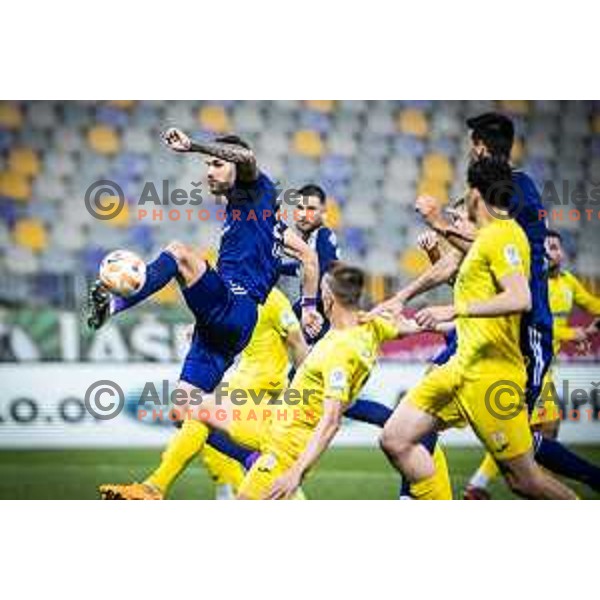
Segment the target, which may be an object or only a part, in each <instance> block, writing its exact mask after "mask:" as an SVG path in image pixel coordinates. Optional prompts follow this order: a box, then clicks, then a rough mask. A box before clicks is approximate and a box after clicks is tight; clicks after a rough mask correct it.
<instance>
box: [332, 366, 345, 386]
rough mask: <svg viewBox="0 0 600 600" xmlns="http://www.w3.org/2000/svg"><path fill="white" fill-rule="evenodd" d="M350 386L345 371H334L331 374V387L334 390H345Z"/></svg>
mask: <svg viewBox="0 0 600 600" xmlns="http://www.w3.org/2000/svg"><path fill="white" fill-rule="evenodd" d="M347 384H348V377H347V376H346V371H344V369H334V370H333V371H331V373H330V374H329V387H330V388H331V389H333V390H345V389H346V386H347Z"/></svg>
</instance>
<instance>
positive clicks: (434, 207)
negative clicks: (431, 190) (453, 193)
mask: <svg viewBox="0 0 600 600" xmlns="http://www.w3.org/2000/svg"><path fill="white" fill-rule="evenodd" d="M415 209H416V211H417V212H418V213H419V214H420V215H421V216H422V217H423V219H424V220H425V222H426V223H429V224H430V225H432V226H434V225H437V224H439V222H440V219H441V216H442V203H441V202H440V201H439V200H438V199H437V198H433V197H432V196H419V197H418V198H417V200H416V202H415Z"/></svg>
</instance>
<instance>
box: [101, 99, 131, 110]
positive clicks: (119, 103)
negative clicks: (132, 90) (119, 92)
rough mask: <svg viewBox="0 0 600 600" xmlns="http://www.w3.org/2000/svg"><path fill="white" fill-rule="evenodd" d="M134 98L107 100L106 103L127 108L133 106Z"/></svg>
mask: <svg viewBox="0 0 600 600" xmlns="http://www.w3.org/2000/svg"><path fill="white" fill-rule="evenodd" d="M135 103H136V100H108V102H107V104H110V105H111V106H116V107H117V108H122V109H124V110H128V109H130V108H132V107H133V106H135Z"/></svg>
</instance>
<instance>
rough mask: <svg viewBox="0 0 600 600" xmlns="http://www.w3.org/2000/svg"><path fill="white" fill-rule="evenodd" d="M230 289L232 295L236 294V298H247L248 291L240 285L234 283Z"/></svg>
mask: <svg viewBox="0 0 600 600" xmlns="http://www.w3.org/2000/svg"><path fill="white" fill-rule="evenodd" d="M229 289H230V290H231V291H232V293H234V294H235V295H236V296H245V295H246V294H247V293H248V290H246V288H244V287H242V286H241V285H239V284H238V283H232V284H231V285H230V287H229Z"/></svg>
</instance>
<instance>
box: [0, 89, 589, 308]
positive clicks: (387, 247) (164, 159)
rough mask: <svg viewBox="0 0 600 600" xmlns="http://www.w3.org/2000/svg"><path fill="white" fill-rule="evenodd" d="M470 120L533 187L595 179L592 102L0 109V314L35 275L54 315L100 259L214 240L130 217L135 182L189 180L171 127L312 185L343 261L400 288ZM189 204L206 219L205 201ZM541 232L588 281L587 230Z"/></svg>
mask: <svg viewBox="0 0 600 600" xmlns="http://www.w3.org/2000/svg"><path fill="white" fill-rule="evenodd" d="M485 110H500V111H504V112H505V113H507V114H510V115H511V116H512V117H514V118H515V120H516V124H517V135H518V143H517V144H516V146H515V153H514V157H513V159H514V161H515V162H516V163H517V164H518V165H520V166H522V167H523V168H524V169H525V170H527V171H528V172H529V173H530V174H532V175H533V177H534V178H535V180H536V181H537V182H538V184H539V185H540V186H543V185H544V182H554V183H555V185H556V186H557V189H558V190H560V189H561V188H562V182H563V180H568V181H569V183H570V185H572V186H573V188H575V186H577V185H581V186H584V187H586V188H589V186H590V185H592V183H593V182H594V180H596V181H597V180H598V174H599V173H600V103H598V102H554V101H539V102H537V101H536V102H528V101H521V100H519V101H501V102H488V101H485V102H479V101H477V102H471V101H468V102H429V101H383V102H379V101H378V102H367V101H339V102H335V101H329V100H319V101H307V102H300V101H286V102H267V101H264V102H235V101H220V102H218V101H217V102H215V101H210V102H200V101H198V102H158V101H151V102H145V101H139V102H135V101H110V102H97V103H95V102H2V103H0V281H1V282H2V283H0V301H4V302H6V303H12V302H15V301H18V300H19V298H21V299H22V298H23V291H22V290H23V289H24V286H25V287H26V286H27V285H35V281H36V278H43V277H46V278H47V277H52V276H56V278H57V279H56V281H57V287H56V288H55V289H53V290H52V291H51V292H49V294H50V295H51V297H47V298H38V300H39V301H40V302H44V303H50V304H54V305H58V306H66V305H67V304H68V302H70V301H72V299H73V298H75V297H76V295H74V294H73V289H75V287H76V286H75V284H73V283H72V282H71V283H69V278H68V277H65V275H68V274H71V276H72V277H78V276H79V277H82V276H83V277H90V276H91V275H92V274H93V273H94V272H95V271H96V269H97V266H98V262H99V259H100V258H101V257H102V256H103V254H104V253H106V252H107V251H109V250H112V249H114V248H116V247H127V248H131V249H132V250H135V251H138V252H140V253H142V254H143V255H148V254H151V253H152V252H154V251H156V250H157V249H158V248H159V247H160V245H161V244H163V243H165V242H166V241H168V240H169V239H171V238H178V239H181V240H183V241H185V242H191V243H195V244H198V245H200V246H208V245H210V244H211V243H213V242H214V241H215V234H216V231H217V229H218V223H216V221H214V220H213V221H208V222H206V221H200V220H198V221H192V222H184V221H182V220H180V221H170V220H169V219H167V218H166V215H165V218H163V220H162V221H158V222H153V221H151V220H141V219H139V218H137V214H136V211H137V208H138V207H137V204H136V203H137V200H138V199H139V197H140V195H141V193H142V190H143V188H144V184H145V182H153V183H154V184H155V186H156V189H157V190H158V191H159V193H161V190H162V184H163V183H162V182H163V180H166V181H168V184H169V186H170V189H175V188H181V189H184V190H187V191H190V190H191V189H192V188H191V182H192V181H197V180H198V179H199V176H200V174H201V173H202V168H201V166H200V165H199V163H198V160H199V159H198V157H187V156H185V157H181V159H174V158H173V156H170V155H169V154H168V151H167V150H166V149H164V148H162V147H161V145H160V142H159V132H160V131H161V130H162V129H164V128H166V127H168V126H171V125H177V126H179V127H181V128H182V129H185V130H187V131H189V132H190V133H191V134H192V136H199V137H206V136H210V135H213V134H223V133H229V132H235V133H238V134H240V135H241V136H243V137H245V138H247V139H248V140H249V141H250V143H252V144H253V145H254V147H255V149H256V153H257V155H258V158H259V162H260V164H262V165H264V168H265V170H267V171H268V172H269V173H270V174H271V175H272V176H273V177H275V178H277V179H278V180H279V181H280V182H281V186H282V187H283V188H287V187H290V186H299V185H302V184H304V183H306V182H308V181H315V182H317V183H320V184H321V185H323V186H324V187H325V189H326V190H327V191H328V194H329V196H330V206H331V210H330V215H329V224H330V226H331V227H332V228H333V229H335V230H336V231H337V233H338V235H339V237H340V245H341V247H342V248H343V249H344V255H345V257H346V258H347V259H348V260H351V261H356V262H358V263H361V264H363V265H365V266H366V268H367V269H368V270H369V272H370V273H371V274H373V275H374V276H375V277H381V278H383V279H384V280H385V281H386V282H392V281H393V279H394V277H398V276H400V277H408V276H413V275H414V274H415V273H418V272H419V270H420V269H422V268H423V266H424V264H425V262H424V261H423V260H422V259H423V257H422V256H420V254H419V252H418V251H415V250H414V243H415V240H416V235H417V233H418V228H417V227H415V218H414V214H413V209H412V205H413V201H414V198H415V195H416V194H418V193H429V194H432V195H435V196H438V197H440V198H441V199H443V200H444V201H448V200H449V199H451V198H453V197H456V196H457V195H459V194H461V192H462V189H463V182H462V177H461V174H462V172H463V171H464V164H465V157H466V136H465V127H464V120H465V118H466V117H467V116H471V115H473V114H476V113H478V112H481V111H485ZM100 179H108V180H111V181H114V182H116V183H118V185H119V186H121V188H122V189H123V190H124V192H125V196H126V198H127V205H126V207H125V209H124V210H123V212H122V213H121V214H120V215H119V217H118V218H117V219H115V220H110V221H99V220H96V219H94V218H92V217H91V216H90V215H89V213H88V212H87V211H86V209H85V206H84V202H83V198H84V196H85V193H86V190H87V189H88V187H89V186H90V185H91V184H92V183H93V182H94V181H97V180H100ZM203 206H205V207H206V208H208V209H209V210H210V211H211V213H212V214H213V215H214V207H213V205H212V200H210V199H208V198H207V199H206V201H205V202H204V203H203ZM163 208H165V209H170V208H176V207H175V206H165V207H163ZM567 208H568V207H567ZM565 212H566V210H565ZM555 225H558V226H559V228H560V229H561V230H562V231H563V232H564V235H565V244H566V247H567V248H568V250H569V253H570V254H571V256H573V257H574V263H573V267H574V268H575V269H576V270H577V271H578V272H579V273H580V274H581V275H584V276H588V277H592V278H595V277H597V276H599V275H600V266H599V263H598V260H597V248H598V242H597V234H596V233H595V232H594V225H595V223H594V221H592V222H585V221H583V220H581V221H573V220H569V219H565V220H564V221H561V222H558V223H555ZM16 281H18V282H19V283H18V284H16V283H15V282H16ZM24 282H33V283H24ZM63 286H64V287H63ZM372 287H373V289H382V290H385V286H381V285H374V286H372ZM40 289H47V286H45V287H42V286H40ZM17 296H19V297H17ZM25 296H27V295H25ZM165 298H167V301H170V300H169V299H172V294H165ZM69 299H71V300H69ZM71 308H72V307H71Z"/></svg>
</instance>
